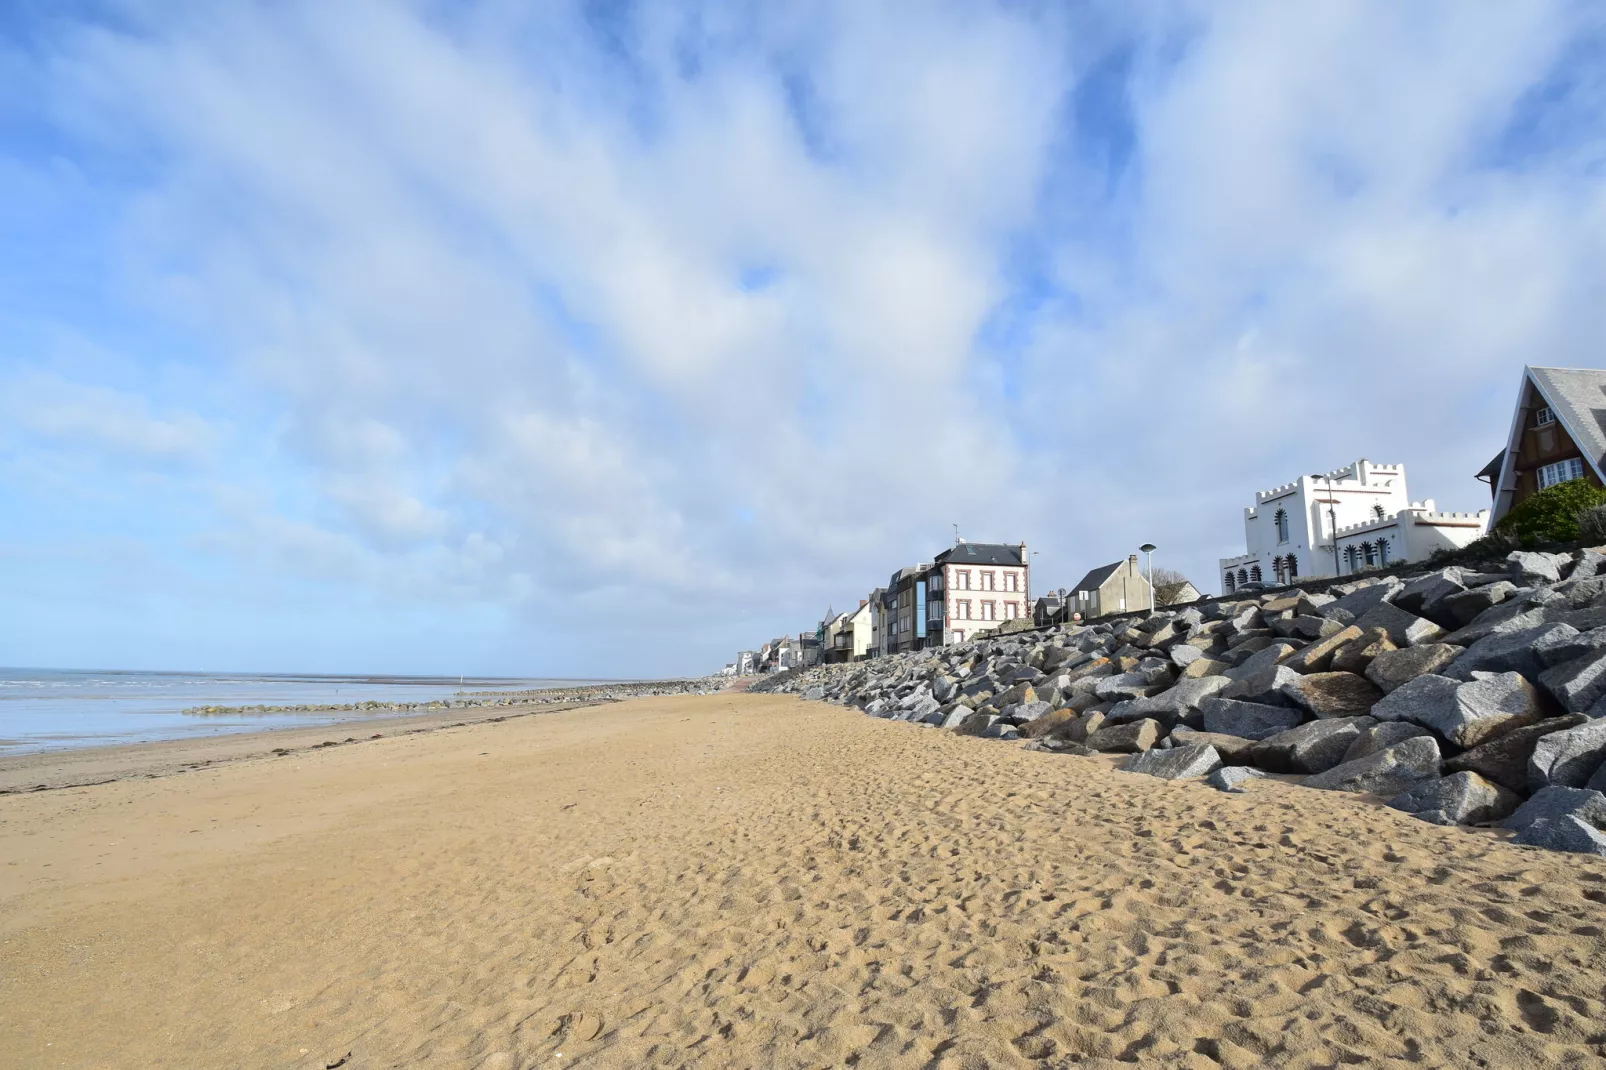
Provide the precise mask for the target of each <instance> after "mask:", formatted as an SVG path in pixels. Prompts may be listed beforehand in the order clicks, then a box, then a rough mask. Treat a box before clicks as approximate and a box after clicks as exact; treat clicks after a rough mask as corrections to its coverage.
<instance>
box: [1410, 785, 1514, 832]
mask: <svg viewBox="0 0 1606 1070" xmlns="http://www.w3.org/2000/svg"><path fill="white" fill-rule="evenodd" d="M1521 802H1522V796H1520V795H1518V794H1517V793H1516V792H1514V791H1511V790H1509V789H1507V788H1503V787H1501V786H1500V785H1499V784H1496V783H1494V782H1493V781H1491V780H1485V779H1484V778H1483V777H1481V776H1479V775H1478V774H1477V773H1452V774H1451V775H1449V776H1447V777H1443V778H1441V779H1439V780H1429V781H1426V782H1424V783H1422V784H1418V785H1417V786H1416V787H1414V788H1412V789H1411V790H1410V791H1407V792H1406V793H1405V794H1403V795H1396V796H1395V797H1394V798H1393V799H1391V800H1389V805H1390V806H1392V807H1393V808H1394V809H1396V810H1403V811H1404V812H1405V813H1408V814H1416V815H1417V816H1419V817H1422V818H1423V819H1424V820H1427V821H1432V822H1433V823H1434V824H1436V825H1480V824H1483V823H1485V822H1489V821H1499V820H1500V819H1501V818H1504V817H1507V816H1508V815H1510V814H1511V812H1512V811H1513V810H1515V809H1516V808H1517V806H1518V805H1519V804H1520V803H1521Z"/></svg>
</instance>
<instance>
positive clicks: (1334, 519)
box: [1311, 472, 1343, 576]
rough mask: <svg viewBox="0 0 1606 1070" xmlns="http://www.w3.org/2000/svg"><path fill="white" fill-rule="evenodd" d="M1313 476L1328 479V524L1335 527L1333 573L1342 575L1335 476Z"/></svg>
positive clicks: (1320, 474)
mask: <svg viewBox="0 0 1606 1070" xmlns="http://www.w3.org/2000/svg"><path fill="white" fill-rule="evenodd" d="M1311 478H1312V479H1324V480H1326V481H1327V522H1328V524H1330V525H1332V528H1333V575H1334V576H1341V575H1343V571H1342V570H1341V569H1340V568H1339V565H1338V508H1337V506H1338V501H1337V499H1335V498H1334V497H1333V477H1332V475H1331V474H1323V473H1321V472H1317V473H1316V474H1314V475H1312V476H1311ZM1312 549H1314V547H1312Z"/></svg>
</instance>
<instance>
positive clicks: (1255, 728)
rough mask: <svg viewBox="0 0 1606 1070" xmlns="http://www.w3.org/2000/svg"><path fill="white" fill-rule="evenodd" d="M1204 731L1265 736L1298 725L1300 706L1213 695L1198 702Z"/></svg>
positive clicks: (1251, 737)
mask: <svg viewBox="0 0 1606 1070" xmlns="http://www.w3.org/2000/svg"><path fill="white" fill-rule="evenodd" d="M1199 712H1200V714H1201V715H1202V717H1203V719H1204V727H1205V731H1206V732H1219V733H1222V734H1225V735H1229V736H1242V737H1243V738H1245V739H1265V738H1266V737H1267V736H1274V735H1276V734H1277V733H1278V732H1286V731H1288V729H1290V728H1293V727H1295V726H1297V725H1299V724H1300V723H1301V722H1303V721H1304V719H1305V713H1304V711H1303V710H1298V709H1291V708H1289V707H1286V706H1266V705H1262V704H1261V703H1258V702H1240V701H1237V700H1235V699H1225V698H1221V697H1219V696H1212V697H1211V698H1207V699H1204V700H1203V701H1201V702H1200V703H1199Z"/></svg>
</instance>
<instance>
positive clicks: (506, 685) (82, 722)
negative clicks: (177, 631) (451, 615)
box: [0, 668, 607, 756]
mask: <svg viewBox="0 0 1606 1070" xmlns="http://www.w3.org/2000/svg"><path fill="white" fill-rule="evenodd" d="M605 682H607V681H600V680H557V679H514V678H504V677H484V676H478V677H475V676H469V677H458V676H451V677H445V676H321V675H311V674H295V673H191V672H125V671H89V670H79V669H7V668H0V756H4V755H7V754H23V753H28V752H35V751H44V750H55V749H59V748H66V747H97V746H106V745H110V744H119V743H144V742H153V741H156V740H166V739H190V738H195V737H200V736H218V735H228V734H230V733H236V732H262V731H270V730H272V729H275V728H286V727H294V726H313V725H323V724H332V723H334V722H336V721H349V720H351V719H353V718H362V719H365V720H366V719H370V718H372V719H379V718H384V717H402V716H406V715H407V714H408V713H409V712H417V711H406V710H375V711H324V712H319V713H277V714H276V713H249V712H243V713H231V714H223V715H218V714H207V715H200V714H195V713H185V712H184V711H185V710H188V709H193V708H195V707H200V706H300V705H333V704H344V703H351V702H387V703H388V702H429V701H436V700H440V699H452V698H463V697H466V695H467V693H468V692H473V691H523V690H528V689H533V688H544V687H574V686H579V685H583V684H590V683H605Z"/></svg>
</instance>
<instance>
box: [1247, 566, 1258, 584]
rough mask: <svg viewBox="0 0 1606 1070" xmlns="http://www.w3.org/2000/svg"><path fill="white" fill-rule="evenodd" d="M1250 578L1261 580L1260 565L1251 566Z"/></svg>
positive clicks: (1256, 580)
mask: <svg viewBox="0 0 1606 1070" xmlns="http://www.w3.org/2000/svg"><path fill="white" fill-rule="evenodd" d="M1249 578H1250V579H1252V580H1254V581H1255V582H1256V583H1259V582H1260V566H1259V565H1250V566H1249Z"/></svg>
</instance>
